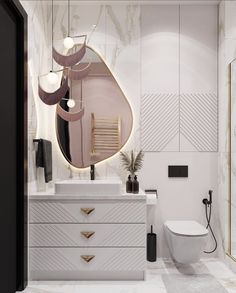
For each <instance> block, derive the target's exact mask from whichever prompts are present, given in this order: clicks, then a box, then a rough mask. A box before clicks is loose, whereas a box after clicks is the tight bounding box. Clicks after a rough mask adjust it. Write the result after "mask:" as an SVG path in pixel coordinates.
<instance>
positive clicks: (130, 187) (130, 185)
mask: <svg viewBox="0 0 236 293" xmlns="http://www.w3.org/2000/svg"><path fill="white" fill-rule="evenodd" d="M132 188H133V185H132V180H131V176H130V175H129V176H128V180H127V181H126V192H127V193H131V192H132Z"/></svg>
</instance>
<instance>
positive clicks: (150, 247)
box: [147, 225, 157, 262]
mask: <svg viewBox="0 0 236 293" xmlns="http://www.w3.org/2000/svg"><path fill="white" fill-rule="evenodd" d="M147 260H148V261H150V262H154V261H156V260H157V235H156V234H155V233H153V230H152V225H151V233H148V234H147Z"/></svg>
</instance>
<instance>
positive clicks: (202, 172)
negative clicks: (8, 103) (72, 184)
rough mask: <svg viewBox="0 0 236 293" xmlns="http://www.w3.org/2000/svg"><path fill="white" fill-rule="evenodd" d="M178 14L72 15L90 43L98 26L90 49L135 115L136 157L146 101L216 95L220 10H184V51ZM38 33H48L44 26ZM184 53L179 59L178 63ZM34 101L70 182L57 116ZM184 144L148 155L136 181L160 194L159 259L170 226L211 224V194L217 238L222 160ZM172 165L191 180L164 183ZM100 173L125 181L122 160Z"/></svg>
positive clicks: (154, 8) (111, 11)
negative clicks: (147, 96) (205, 201)
mask: <svg viewBox="0 0 236 293" xmlns="http://www.w3.org/2000/svg"><path fill="white" fill-rule="evenodd" d="M27 2H28V3H29V5H30V2H31V3H32V1H27ZM49 8H50V6H49V7H48V10H47V20H48V22H49V27H50V13H49ZM65 8H66V2H64V1H61V2H60V5H58V6H57V7H56V8H55V20H54V21H55V39H56V46H57V47H58V48H60V46H61V45H60V44H61V40H62V38H63V36H65V34H66V14H65ZM196 11H197V13H198V15H200V16H201V15H204V19H203V20H201V27H200V28H201V30H202V28H204V26H203V23H204V24H205V27H206V28H208V25H209V26H210V28H211V30H206V31H204V32H202V31H200V30H197V28H196V25H197V23H196V17H195V22H194V23H193V24H192V25H191V15H192V18H194V15H195V12H196ZM178 13H179V7H178V6H176V5H173V6H158V5H144V6H139V5H128V4H127V5H125V4H119V5H118V4H112V5H106V6H105V5H99V4H94V3H93V4H89V1H87V2H86V4H81V5H79V1H77V2H76V6H74V7H73V14H72V30H73V32H74V33H75V34H82V33H88V34H89V35H90V34H91V30H92V29H91V27H92V25H93V24H97V28H96V30H95V32H94V33H92V34H91V35H90V38H89V45H91V46H93V47H94V48H95V49H96V50H97V51H98V52H99V53H100V54H101V56H102V57H103V58H104V60H106V61H107V65H108V66H109V67H110V69H111V70H112V72H113V73H114V75H115V76H116V79H117V80H118V82H119V83H120V86H121V87H122V89H123V90H124V92H125V93H126V96H127V98H128V99H129V101H130V103H131V106H132V108H133V111H134V116H135V123H134V129H133V132H132V136H131V138H130V140H129V142H128V144H127V145H126V147H125V149H126V150H130V149H135V150H139V149H140V147H141V145H140V101H141V96H142V94H144V93H153V92H157V91H160V92H162V93H169V92H170V91H171V92H172V93H176V94H177V95H179V92H180V90H181V88H180V80H181V84H182V85H184V84H186V86H185V89H184V91H188V89H189V88H188V86H189V84H191V87H190V92H191V90H192V89H193V88H194V86H195V87H196V89H194V91H199V92H201V91H203V92H204V91H206V89H207V91H211V92H216V91H217V84H216V72H215V71H216V67H217V62H216V56H217V48H216V45H215V41H216V38H217V36H216V35H215V34H216V33H217V7H216V6H214V5H212V6H197V7H195V8H189V7H188V6H184V7H183V10H182V13H183V15H185V18H181V19H180V20H183V21H185V22H187V25H186V26H185V27H186V31H185V34H187V35H188V39H187V40H188V42H187V43H186V42H182V45H183V47H182V49H181V48H179V39H180V38H181V35H179V14H178ZM145 15H146V16H147V17H146V19H145V17H144V16H145ZM183 15H182V17H183ZM142 17H144V18H142ZM38 25H39V26H44V25H45V23H44V24H42V23H41V24H40V23H39V24H38ZM187 28H188V29H187ZM208 35H209V38H208V37H207V36H208ZM185 40H186V39H185ZM35 41H36V40H35ZM179 50H180V51H179ZM193 50H195V53H196V54H195V55H194V60H193V59H192V58H191V55H192V52H193ZM181 52H182V59H180V58H179V56H180V53H181ZM202 54H203V55H202ZM48 55H49V54H48ZM202 57H203V58H205V59H204V60H205V61H206V62H203V66H204V70H203V68H202V66H198V65H199V64H200V65H201V64H202ZM198 59H199V60H198ZM181 60H182V61H181ZM180 61H181V62H182V63H183V64H188V63H189V62H190V61H191V62H193V64H192V63H189V64H191V65H190V69H191V70H190V71H184V68H185V67H184V66H182V67H181V68H182V71H183V72H182V74H180V67H179V62H180ZM198 61H199V62H198ZM208 62H210V64H208ZM156 63H157V64H161V67H160V66H158V67H157V66H156ZM202 71H203V73H202ZM35 74H37V71H36V72H35ZM191 74H192V78H191ZM199 74H200V75H202V74H203V76H200V77H201V78H200V81H199V79H196V78H195V77H196V76H199ZM185 77H186V79H185ZM202 77H203V78H202ZM185 81H186V82H185ZM202 84H204V85H206V86H203V85H202ZM29 98H31V97H29ZM177 98H179V96H177ZM36 100H37V106H38V116H37V118H38V119H37V120H38V135H39V136H41V137H43V138H46V139H50V140H51V141H52V142H53V161H54V170H53V171H54V180H56V179H64V178H68V177H69V175H70V170H69V169H68V163H67V162H66V161H65V159H64V158H63V157H62V155H61V153H60V150H59V148H58V145H57V141H56V135H55V125H54V117H55V116H54V115H55V108H54V107H47V106H44V105H42V103H41V101H39V100H38V98H36ZM178 111H179V110H178ZM178 121H179V119H178ZM179 139H180V135H179V133H178V134H177V135H176V139H174V140H173V141H172V142H171V143H170V145H169V146H168V148H167V149H165V151H166V152H154V153H150V152H146V153H145V160H144V166H143V169H142V171H141V172H140V174H139V176H138V177H139V179H140V183H141V186H142V187H143V188H157V190H158V195H159V199H158V204H157V206H156V207H155V208H154V210H150V211H149V212H150V214H149V221H150V223H154V226H155V230H156V231H157V232H158V256H168V251H167V249H166V242H165V240H164V238H163V223H164V221H165V220H169V219H195V220H198V221H200V222H201V223H203V224H205V223H206V221H205V216H204V207H203V205H202V203H201V201H202V198H203V197H205V196H207V191H208V190H209V189H213V190H214V195H213V196H214V198H213V200H214V208H213V227H214V229H215V230H216V231H217V227H216V226H217V224H218V220H217V204H218V203H217V189H218V188H217V183H218V182H217V152H198V151H197V150H196V148H194V147H193V146H192V144H191V143H187V142H186V141H185V142H184V143H182V150H184V151H186V152H180V150H181V149H180V140H179ZM182 142H183V140H182ZM169 164H173V165H174V164H186V165H188V166H189V178H186V179H169V178H168V175H167V168H168V165H169ZM96 169H97V173H98V176H106V177H110V176H114V174H118V175H119V176H121V177H122V179H123V180H125V179H126V176H127V175H126V173H125V172H124V171H123V170H122V167H121V166H120V162H119V156H118V155H117V156H116V157H114V158H112V159H111V160H109V161H108V162H106V163H100V164H97V167H96ZM31 170H34V168H31ZM72 171H73V176H76V177H77V176H79V177H84V176H88V175H89V173H88V170H85V171H81V170H76V169H74V168H72ZM212 245H213V242H210V241H209V247H208V248H209V249H210V247H212Z"/></svg>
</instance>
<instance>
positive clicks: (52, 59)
mask: <svg viewBox="0 0 236 293" xmlns="http://www.w3.org/2000/svg"><path fill="white" fill-rule="evenodd" d="M53 18H54V11H53V0H52V71H53V43H54V36H53Z"/></svg>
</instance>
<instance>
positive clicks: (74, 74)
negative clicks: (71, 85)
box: [68, 63, 91, 80]
mask: <svg viewBox="0 0 236 293" xmlns="http://www.w3.org/2000/svg"><path fill="white" fill-rule="evenodd" d="M90 65H91V63H89V64H88V65H87V66H86V67H85V68H83V69H81V70H74V69H69V70H68V77H69V79H72V80H81V79H83V78H85V77H86V76H88V74H89V72H90V69H91V68H90Z"/></svg>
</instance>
